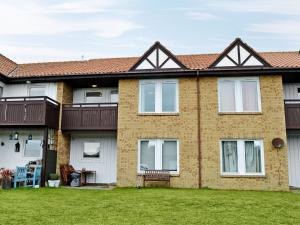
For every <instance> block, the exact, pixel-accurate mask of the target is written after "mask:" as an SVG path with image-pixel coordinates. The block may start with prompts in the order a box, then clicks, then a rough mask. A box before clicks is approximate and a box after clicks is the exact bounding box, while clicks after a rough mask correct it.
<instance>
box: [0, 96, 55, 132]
mask: <svg viewBox="0 0 300 225" xmlns="http://www.w3.org/2000/svg"><path fill="white" fill-rule="evenodd" d="M58 119H59V103H58V102H56V101H55V100H53V99H51V98H48V97H45V96H37V97H8V98H0V127H10V126H47V127H49V128H54V129H57V128H58Z"/></svg>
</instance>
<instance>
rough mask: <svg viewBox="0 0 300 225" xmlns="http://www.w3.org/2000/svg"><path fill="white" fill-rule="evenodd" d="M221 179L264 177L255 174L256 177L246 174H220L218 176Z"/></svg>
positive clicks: (264, 176) (263, 176)
mask: <svg viewBox="0 0 300 225" xmlns="http://www.w3.org/2000/svg"><path fill="white" fill-rule="evenodd" d="M220 177H221V178H266V175H263V174H257V175H254V174H252V175H247V174H243V175H242V174H237V175H234V174H228V175H227V174H221V175H220Z"/></svg>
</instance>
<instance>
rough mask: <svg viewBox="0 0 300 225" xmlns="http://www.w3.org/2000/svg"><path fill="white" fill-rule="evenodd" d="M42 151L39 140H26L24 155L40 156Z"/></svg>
mask: <svg viewBox="0 0 300 225" xmlns="http://www.w3.org/2000/svg"><path fill="white" fill-rule="evenodd" d="M41 151H42V141H41V140H27V141H26V144H25V151H24V156H25V157H40V156H41Z"/></svg>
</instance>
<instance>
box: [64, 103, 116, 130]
mask: <svg viewBox="0 0 300 225" xmlns="http://www.w3.org/2000/svg"><path fill="white" fill-rule="evenodd" d="M117 122H118V104H117V103H100V104H97V103H84V104H65V105H63V109H62V130H63V131H81V130H91V131H95V130H97V131H101V130H111V131H115V130H117Z"/></svg>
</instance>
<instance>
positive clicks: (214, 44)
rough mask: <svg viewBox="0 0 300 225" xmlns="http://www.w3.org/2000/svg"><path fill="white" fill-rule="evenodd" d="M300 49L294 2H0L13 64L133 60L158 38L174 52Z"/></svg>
mask: <svg viewBox="0 0 300 225" xmlns="http://www.w3.org/2000/svg"><path fill="white" fill-rule="evenodd" d="M236 37H241V38H242V39H243V40H244V41H245V42H247V43H248V44H249V45H251V46H252V47H253V48H255V49H256V50H258V51H290V50H292V51H298V50H299V49H300V1H299V0H251V1H250V0H131V1H129V0H65V1H63V0H43V1H42V0H26V1H25V0H9V1H7V0H0V53H2V54H4V55H6V56H7V57H9V58H11V59H13V60H14V61H16V62H18V63H23V62H39V61H63V60H80V59H81V57H82V55H83V56H84V59H90V58H102V57H122V56H140V55H142V54H143V53H144V51H145V50H147V49H148V48H149V47H150V45H152V44H153V43H154V42H155V41H156V40H159V41H160V42H161V43H162V44H164V45H165V46H166V47H167V48H169V49H170V50H171V51H172V52H173V53H175V54H192V53H214V52H220V51H222V50H223V49H224V48H225V47H226V46H227V45H228V44H229V43H230V42H231V41H233V40H234V39H235V38H236Z"/></svg>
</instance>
